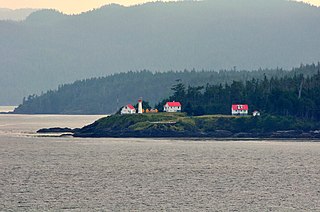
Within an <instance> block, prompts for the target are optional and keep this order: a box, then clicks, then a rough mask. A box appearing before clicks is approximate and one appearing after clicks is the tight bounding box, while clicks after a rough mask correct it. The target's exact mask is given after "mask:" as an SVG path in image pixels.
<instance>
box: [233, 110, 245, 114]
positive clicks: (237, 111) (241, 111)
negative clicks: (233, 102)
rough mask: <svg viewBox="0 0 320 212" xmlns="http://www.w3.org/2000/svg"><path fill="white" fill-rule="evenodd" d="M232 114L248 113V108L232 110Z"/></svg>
mask: <svg viewBox="0 0 320 212" xmlns="http://www.w3.org/2000/svg"><path fill="white" fill-rule="evenodd" d="M231 114H232V115H248V110H231Z"/></svg>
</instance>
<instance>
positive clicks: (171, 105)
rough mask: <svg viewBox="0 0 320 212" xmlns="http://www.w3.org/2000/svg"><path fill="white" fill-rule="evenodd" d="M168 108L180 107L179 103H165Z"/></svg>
mask: <svg viewBox="0 0 320 212" xmlns="http://www.w3.org/2000/svg"><path fill="white" fill-rule="evenodd" d="M167 104H168V106H169V107H181V104H180V102H167Z"/></svg>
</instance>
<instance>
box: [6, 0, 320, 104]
mask: <svg viewBox="0 0 320 212" xmlns="http://www.w3.org/2000/svg"><path fill="white" fill-rule="evenodd" d="M319 20H320V8H317V7H313V6H310V5H307V4H304V3H298V2H294V1H287V0H205V1H177V2H167V3H163V2H154V3H147V4H142V5H138V6H132V7H123V6H120V5H115V4H112V5H108V6H105V7H102V8H100V9H97V10H93V11H89V12H87V13H83V14H80V15H65V14H61V13H59V12H56V11H52V10H41V11H37V12H34V13H32V14H31V15H30V16H29V17H28V18H27V19H26V20H25V21H22V22H13V21H0V46H1V48H0V64H1V67H0V74H1V78H0V104H2V105H3V104H18V103H20V101H21V99H22V98H23V96H27V95H28V94H30V93H37V94H40V93H41V91H46V90H49V89H54V88H56V87H57V86H58V85H59V84H64V83H71V82H74V81H75V80H78V79H85V78H91V77H99V76H106V75H110V74H113V73H119V72H126V71H129V70H133V71H136V70H143V69H148V70H151V71H169V70H183V69H185V68H186V69H189V70H191V69H192V68H195V69H196V70H201V69H207V70H210V69H214V70H220V69H232V68H233V67H234V66H236V67H237V70H254V69H259V67H266V68H267V67H268V68H275V67H283V68H286V69H290V68H292V67H294V66H299V64H300V63H301V62H303V63H312V62H316V61H319V55H320V39H319V37H320V21H319Z"/></svg>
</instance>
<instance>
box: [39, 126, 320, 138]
mask: <svg viewBox="0 0 320 212" xmlns="http://www.w3.org/2000/svg"><path fill="white" fill-rule="evenodd" d="M37 133H41V134H50V133H62V135H63V134H65V133H72V136H73V137H80V138H81V137H82V138H103V137H105V138H130V137H131V138H230V139H239V138H241V139H242V138H243V139H251V138H252V139H316V140H317V139H319V140H320V131H318V130H316V131H310V132H304V131H299V130H287V131H275V132H268V133H248V132H237V133H234V132H231V131H228V130H216V131H215V132H211V133H199V132H174V131H167V132H163V131H138V132H136V131H130V130H124V131H119V132H114V131H104V132H97V133H81V132H79V129H71V128H59V127H55V128H44V129H40V130H38V131H37ZM68 135H70V134H68Z"/></svg>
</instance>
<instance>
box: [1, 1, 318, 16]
mask: <svg viewBox="0 0 320 212" xmlns="http://www.w3.org/2000/svg"><path fill="white" fill-rule="evenodd" d="M148 1H150V0H0V8H11V9H17V8H54V9H57V10H60V11H62V12H64V13H69V14H72V13H80V12H84V11H88V10H91V9H93V8H97V7H100V6H102V5H105V4H110V3H118V4H121V5H126V6H128V5H133V4H139V3H144V2H148ZM304 1H305V2H309V3H311V4H314V5H317V6H320V0H304Z"/></svg>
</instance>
